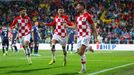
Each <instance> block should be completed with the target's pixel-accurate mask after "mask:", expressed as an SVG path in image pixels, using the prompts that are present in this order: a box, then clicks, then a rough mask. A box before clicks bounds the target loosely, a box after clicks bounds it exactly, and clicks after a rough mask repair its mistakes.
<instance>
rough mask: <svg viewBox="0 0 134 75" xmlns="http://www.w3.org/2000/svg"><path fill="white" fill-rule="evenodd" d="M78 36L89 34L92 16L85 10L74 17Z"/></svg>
mask: <svg viewBox="0 0 134 75" xmlns="http://www.w3.org/2000/svg"><path fill="white" fill-rule="evenodd" d="M76 24H77V31H78V37H85V36H89V35H90V33H91V32H90V30H91V29H90V25H91V24H93V20H92V17H91V15H90V14H89V13H87V12H85V13H83V14H82V15H79V16H77V17H76Z"/></svg>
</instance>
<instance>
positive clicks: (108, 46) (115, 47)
mask: <svg viewBox="0 0 134 75" xmlns="http://www.w3.org/2000/svg"><path fill="white" fill-rule="evenodd" d="M16 46H17V48H18V49H23V47H22V45H21V44H16ZM90 46H91V47H92V48H93V49H94V50H131V51H134V44H89V47H90ZM89 47H88V48H89ZM88 48H87V49H88ZM0 49H2V45H0ZM39 49H40V50H50V49H51V45H50V44H39ZM70 49H71V45H69V50H70ZM76 49H77V45H76V44H74V45H73V50H76ZM56 50H62V47H61V45H60V44H56Z"/></svg>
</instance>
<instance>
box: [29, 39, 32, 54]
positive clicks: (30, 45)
mask: <svg viewBox="0 0 134 75" xmlns="http://www.w3.org/2000/svg"><path fill="white" fill-rule="evenodd" d="M29 47H30V52H31V54H32V52H33V40H32V38H30V43H29Z"/></svg>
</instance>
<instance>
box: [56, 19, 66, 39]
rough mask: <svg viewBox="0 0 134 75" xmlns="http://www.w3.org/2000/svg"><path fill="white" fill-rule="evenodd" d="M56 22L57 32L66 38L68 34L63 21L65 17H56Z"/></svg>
mask: <svg viewBox="0 0 134 75" xmlns="http://www.w3.org/2000/svg"><path fill="white" fill-rule="evenodd" d="M55 22H56V29H55V34H57V35H59V36H61V37H63V38H64V37H65V36H66V28H65V27H64V26H63V25H62V23H63V22H65V19H64V18H61V17H56V18H55Z"/></svg>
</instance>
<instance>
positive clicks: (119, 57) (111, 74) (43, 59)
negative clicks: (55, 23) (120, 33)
mask: <svg viewBox="0 0 134 75" xmlns="http://www.w3.org/2000/svg"><path fill="white" fill-rule="evenodd" d="M39 54H40V55H41V56H32V61H33V64H32V65H28V63H27V61H26V58H25V55H24V52H23V51H22V50H21V51H20V52H19V53H14V52H11V51H9V52H8V55H7V56H3V55H2V50H1V52H0V75H88V74H89V75H91V73H92V74H93V73H95V72H99V71H101V70H105V69H109V68H113V67H117V66H121V65H125V64H129V63H134V51H110V50H109V51H95V52H94V53H91V52H87V54H86V56H87V72H86V73H84V74H78V72H79V71H80V69H81V64H80V57H79V56H78V55H77V54H70V53H68V59H67V61H68V62H67V65H66V66H65V67H63V53H62V51H56V63H55V64H53V65H48V63H49V61H50V59H51V52H50V50H40V51H39ZM95 75H134V64H131V65H128V66H124V67H120V68H116V69H112V70H108V71H104V72H100V73H98V74H95Z"/></svg>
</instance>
